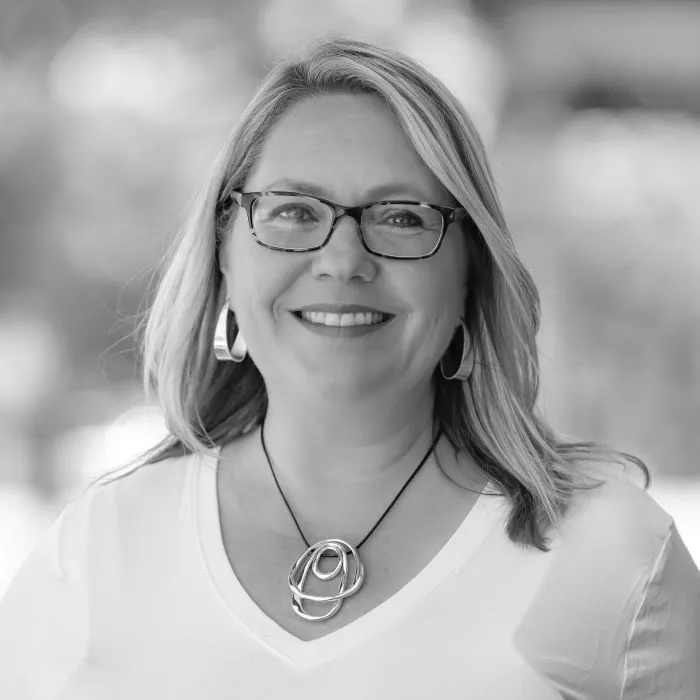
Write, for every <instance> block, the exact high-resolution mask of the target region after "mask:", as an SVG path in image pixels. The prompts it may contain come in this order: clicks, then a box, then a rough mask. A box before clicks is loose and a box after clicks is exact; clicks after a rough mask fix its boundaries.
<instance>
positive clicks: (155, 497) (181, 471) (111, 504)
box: [54, 453, 216, 560]
mask: <svg viewBox="0 0 700 700" xmlns="http://www.w3.org/2000/svg"><path fill="white" fill-rule="evenodd" d="M215 466H216V457H215V455H214V453H212V454H209V455H206V456H200V455H197V454H187V455H183V456H179V457H170V458H167V459H164V460H161V461H159V462H154V463H147V464H136V465H131V466H129V467H125V468H124V469H121V470H118V471H116V472H110V473H109V474H107V475H105V476H104V477H102V478H101V479H99V480H98V481H96V482H94V483H93V484H91V485H90V486H88V487H87V488H85V489H83V490H82V491H81V492H80V493H78V494H77V495H75V496H74V497H73V498H72V499H71V500H69V501H68V502H67V503H66V505H65V506H64V508H63V510H62V511H61V513H60V514H59V516H58V518H57V520H56V522H55V524H54V530H55V534H56V536H57V537H58V540H59V542H60V547H61V552H62V554H65V555H66V556H65V557H64V556H61V559H62V560H63V559H64V558H65V559H68V560H70V559H71V558H72V557H71V556H70V553H71V550H79V549H82V548H84V547H85V546H87V545H88V539H90V540H92V541H97V540H99V539H100V538H113V537H114V536H119V537H122V536H123V534H124V531H125V530H127V529H131V528H137V527H138V528H143V527H145V526H148V528H147V529H146V530H143V532H148V531H152V530H154V529H156V521H157V520H162V521H165V520H168V519H170V516H173V517H177V516H178V514H179V513H180V511H181V508H182V506H183V503H185V502H186V498H187V496H188V494H190V493H191V491H192V489H193V488H194V486H195V484H196V479H197V475H198V472H199V469H207V468H211V469H215Z"/></svg>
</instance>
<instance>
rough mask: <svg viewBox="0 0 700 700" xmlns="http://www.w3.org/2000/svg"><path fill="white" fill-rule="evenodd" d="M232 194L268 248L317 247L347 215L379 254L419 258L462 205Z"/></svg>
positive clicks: (426, 255) (438, 239) (436, 245)
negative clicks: (350, 204)
mask: <svg viewBox="0 0 700 700" xmlns="http://www.w3.org/2000/svg"><path fill="white" fill-rule="evenodd" d="M231 196H232V198H233V199H235V201H236V202H238V204H240V206H241V207H242V208H243V209H244V210H245V211H246V213H247V215H248V224H249V226H250V232H251V233H252V235H253V237H254V238H255V240H256V241H257V242H258V243H259V244H260V245H261V246H264V247H266V248H271V249H273V250H283V251H286V252H288V253H305V252H309V251H312V250H320V249H321V248H323V246H325V245H326V244H327V243H328V241H329V240H330V238H331V235H332V233H333V230H334V228H335V225H336V223H337V222H338V220H339V219H340V218H342V217H343V216H346V215H347V216H351V217H352V218H353V219H355V221H356V222H357V224H358V225H359V234H360V239H361V240H362V245H363V246H364V248H365V250H367V251H368V252H370V253H372V254H374V255H377V256H379V257H381V258H393V259H397V260H420V259H422V258H429V257H431V256H432V255H435V253H437V251H438V249H439V248H440V244H441V243H442V241H443V238H444V237H445V232H446V231H447V227H448V226H449V225H450V224H451V223H452V222H453V221H455V220H456V219H457V217H458V216H459V215H460V214H466V209H464V208H463V207H443V206H439V205H437V204H427V203H426V202H406V201H396V202H393V201H381V202H370V203H369V204H363V205H362V206H357V207H344V206H341V205H339V204H335V203H334V202H330V201H328V200H327V199H321V198H320V197H310V196H308V195H305V194H299V193H298V192H238V191H234V192H232V193H231Z"/></svg>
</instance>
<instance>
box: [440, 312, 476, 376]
mask: <svg viewBox="0 0 700 700" xmlns="http://www.w3.org/2000/svg"><path fill="white" fill-rule="evenodd" d="M459 335H461V336H462V337H461V347H460V340H458V336H459ZM468 338H469V333H468V332H467V324H466V323H465V322H464V319H461V320H460V324H459V328H458V329H457V332H456V333H455V337H454V338H453V339H452V342H450V344H449V346H448V347H447V351H446V353H445V355H444V356H443V358H442V359H441V360H440V371H441V372H442V376H443V377H444V378H445V379H455V380H456V381H459V382H466V381H467V379H469V377H470V376H471V373H472V372H473V371H474V352H473V350H474V348H473V347H472V343H471V342H470V343H469V347H467V339H468Z"/></svg>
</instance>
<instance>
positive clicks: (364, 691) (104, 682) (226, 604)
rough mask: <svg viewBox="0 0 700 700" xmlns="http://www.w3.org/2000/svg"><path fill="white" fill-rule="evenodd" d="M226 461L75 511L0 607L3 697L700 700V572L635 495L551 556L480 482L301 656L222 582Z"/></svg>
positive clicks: (578, 530)
mask: <svg viewBox="0 0 700 700" xmlns="http://www.w3.org/2000/svg"><path fill="white" fill-rule="evenodd" d="M218 453H219V451H218V450H217V451H215V452H213V453H210V454H208V455H206V456H204V457H201V456H197V455H188V456H184V457H180V458H173V459H168V460H163V461H162V462H158V463H156V464H149V465H144V466H142V467H139V468H138V469H136V470H133V471H132V472H131V473H128V474H127V475H125V476H123V477H122V478H120V479H117V480H114V481H110V482H108V483H105V484H103V485H98V486H94V487H92V488H91V489H89V490H88V491H87V492H86V493H85V494H83V495H82V496H81V497H79V498H77V499H75V500H74V501H72V502H70V503H69V504H68V505H67V506H66V507H65V508H64V510H63V511H62V513H61V515H60V516H59V517H58V519H57V520H56V522H55V523H54V525H53V527H52V528H51V529H50V530H49V532H48V533H47V534H46V537H45V538H44V539H43V540H42V542H41V543H40V544H39V546H38V547H37V548H36V550H35V551H34V552H33V553H32V554H31V555H30V557H29V558H28V560H27V561H26V562H25V564H24V565H23V567H22V568H21V569H20V571H19V572H18V574H17V575H16V577H15V579H14V580H13V582H12V583H11V585H10V587H9V589H8V591H7V593H6V595H5V597H4V598H3V599H2V601H0V697H8V698H10V697H11V698H13V699H17V700H23V699H25V698H26V699H27V700H28V699H30V698H32V699H33V698H60V699H61V700H83V699H84V698H90V700H107V699H108V698H109V699H110V700H111V699H112V698H130V699H138V698H151V697H167V698H169V700H179V699H180V698H182V699H183V700H184V698H192V697H206V698H208V699H210V700H217V699H218V698H221V699H222V700H223V699H224V698H226V699H227V700H228V699H229V698H236V697H240V698H246V700H250V699H255V698H261V699H262V698H265V699H268V698H272V697H285V698H287V699H288V700H294V699H296V698H305V699H307V698H322V697H323V698H326V697H328V696H332V697H333V698H335V699H337V700H345V699H346V698H347V699H348V700H349V699H350V698H353V699H354V700H356V699H357V698H369V699H373V698H385V697H401V698H407V699H409V700H410V699H411V698H425V697H427V696H434V695H437V696H439V697H441V698H446V699H447V700H449V699H450V698H465V697H470V698H478V699H479V700H496V699H498V700H501V699H502V698H506V697H507V698H518V700H555V699H556V700H560V698H562V697H569V698H572V699H576V700H582V699H587V698H590V699H591V700H593V699H594V698H595V699H596V700H599V699H600V698H617V699H619V700H627V699H628V698H639V697H644V698H659V699H661V698H670V697H673V698H678V699H679V700H684V699H685V698H687V699H688V700H690V698H696V697H698V695H699V692H698V691H699V690H700V675H699V672H698V668H699V667H700V664H698V663H697V662H698V660H699V659H700V641H699V640H700V573H699V572H698V569H697V568H696V566H695V565H694V563H693V562H692V559H691V558H690V555H689V554H688V551H687V549H686V548H685V545H684V543H683V541H682V540H681V538H680V537H679V535H678V532H677V531H676V528H675V525H674V523H673V519H672V518H671V517H670V516H669V515H668V514H667V513H666V512H665V511H664V510H663V509H662V508H661V507H660V506H659V505H658V504H657V503H656V502H655V501H654V500H653V499H652V498H651V497H650V496H649V495H648V494H647V493H646V492H645V491H643V490H642V489H641V488H639V487H638V486H636V485H634V484H632V483H630V481H629V480H628V479H626V478H623V477H619V476H616V475H613V474H612V473H611V474H610V476H609V478H608V479H607V480H606V483H605V484H604V486H603V487H601V488H600V489H596V490H594V491H590V492H579V493H578V495H577V498H576V500H575V502H574V503H573V504H572V507H571V508H570V511H569V513H568V514H567V516H566V518H564V519H563V521H562V524H561V525H560V527H559V528H558V529H557V530H556V531H553V532H552V533H551V535H550V543H549V546H550V551H549V552H542V551H541V550H538V549H536V548H532V547H529V548H526V547H522V546H519V545H516V544H514V543H513V542H512V541H511V540H510V539H509V537H508V536H507V533H506V524H507V517H508V504H507V500H506V499H505V497H503V496H501V495H498V494H495V495H493V491H494V489H493V485H492V484H491V483H489V484H487V485H486V488H485V489H484V493H482V494H481V495H480V496H479V497H478V499H477V500H476V503H475V504H474V505H473V506H472V508H471V510H470V511H469V513H468V514H467V516H466V518H465V519H464V521H463V522H462V523H461V524H460V525H459V526H458V528H457V530H456V531H455V532H454V534H453V535H452V536H451V537H450V538H449V540H448V541H447V542H446V543H445V545H444V546H443V547H442V548H441V549H440V551H439V552H438V553H437V554H436V555H435V556H434V557H433V558H432V559H431V560H430V561H429V562H428V563H427V564H426V566H425V567H424V568H423V569H422V570H421V571H420V572H419V573H418V574H417V575H416V576H415V577H414V578H413V579H411V580H410V581H409V582H408V583H406V584H405V585H404V586H403V587H402V588H401V589H400V590H399V591H397V592H396V593H395V594H394V595H392V596H391V597H389V598H388V599H387V600H385V601H384V602H383V603H381V604H380V605H378V606H377V607H375V608H374V609H372V610H370V611H369V612H367V613H366V614H365V615H363V616H362V617H359V618H357V619H356V620H354V621H353V622H351V623H349V624H347V625H346V626H344V627H341V628H340V629H338V630H336V631H333V632H330V633H329V634H327V635H325V636H322V637H319V638H317V639H314V640H311V641H303V640H301V639H299V638H297V637H295V636H294V635H292V634H291V633H289V632H287V631H286V630H285V629H284V628H282V627H281V626H280V625H278V624H277V623H276V622H274V621H273V620H272V619H271V618H270V617H268V616H267V615H266V614H265V613H264V612H263V611H262V610H261V609H260V608H259V607H258V606H257V605H256V603H255V602H254V601H253V599H252V598H251V597H250V596H249V595H248V593H247V592H246V591H245V589H244V588H243V586H242V585H241V583H240V581H239V580H238V579H237V577H236V574H235V572H234V570H233V568H232V567H231V565H230V562H229V560H228V557H227V555H226V551H225V548H224V544H223V537H222V531H221V527H220V519H219V504H218V498H217V478H216V476H217V475H216V472H217V467H218ZM290 604H291V594H290ZM309 624H314V623H309Z"/></svg>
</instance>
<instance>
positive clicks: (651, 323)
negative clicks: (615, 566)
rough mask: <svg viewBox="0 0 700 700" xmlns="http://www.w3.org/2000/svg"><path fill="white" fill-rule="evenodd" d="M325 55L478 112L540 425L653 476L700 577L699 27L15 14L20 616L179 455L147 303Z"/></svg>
mask: <svg viewBox="0 0 700 700" xmlns="http://www.w3.org/2000/svg"><path fill="white" fill-rule="evenodd" d="M327 33H341V34H344V35H346V36H350V37H355V38H363V39H367V40H370V41H376V42H379V43H382V44H385V45H387V46H392V47H395V48H397V49H399V50H402V51H404V52H406V53H408V54H409V55H411V56H412V57H414V58H416V59H417V60H419V61H420V62H422V63H423V64H424V65H425V66H427V67H428V68H429V69H430V70H432V71H433V72H434V73H435V74H436V75H438V76H439V77H440V78H441V79H442V80H443V81H444V82H445V83H446V84H447V85H448V87H450V88H451V89H452V90H453V91H454V93H455V94H456V95H457V96H458V97H459V98H460V99H461V100H462V101H463V102H464V104H465V105H466V106H467V107H468V109H469V110H470V111H471V114H472V115H473V117H474V120H475V121H476V123H477V125H478V127H479V129H480V131H481V133H482V135H483V137H484V140H485V142H486V144H487V148H488V151H489V153H490V156H491V159H492V163H493V166H494V170H495V174H496V178H497V180H498V182H499V185H500V189H501V195H502V198H503V203H504V206H505V209H506V214H507V217H508V219H509V222H510V227H511V230H512V233H513V236H514V238H515V241H516V245H517V247H518V249H519V251H520V253H521V255H522V256H523V258H524V260H525V262H526V264H527V266H528V267H529V269H530V270H531V272H532V273H533V275H534V277H535V280H536V282H537V284H538V286H539V289H540V292H541V295H542V312H543V325H542V331H541V334H540V337H539V343H540V349H541V353H542V355H541V361H542V375H543V376H542V395H541V406H542V410H543V411H544V412H545V413H546V415H547V416H548V417H549V418H550V420H551V422H552V423H553V424H554V426H555V427H556V428H558V429H560V430H563V431H565V432H567V433H571V434H573V435H576V436H579V437H581V438H584V439H595V440H601V441H604V442H607V443H608V444H610V445H612V446H614V447H617V448H619V449H623V450H626V451H628V452H631V453H632V454H635V455H637V456H639V457H640V458H641V459H643V460H644V461H645V462H646V463H647V465H648V466H649V468H650V470H651V473H652V478H653V483H652V487H651V489H650V493H651V494H652V495H653V496H654V497H655V498H656V500H657V501H659V503H660V504H661V505H662V506H663V507H664V508H665V509H666V510H667V511H668V512H669V513H671V515H673V517H674V518H675V520H676V522H677V524H678V528H679V530H680V532H681V535H682V536H683V538H684V540H685V542H686V544H687V545H688V548H689V549H690V550H691V554H692V555H693V557H694V558H695V560H696V562H697V563H698V564H699V565H700V469H699V466H698V457H697V455H698V454H699V453H700V430H698V427H699V426H700V311H699V303H698V300H699V299H700V197H699V196H698V183H700V42H699V41H698V40H697V38H698V36H700V3H698V2H695V1H693V2H691V1H690V0H687V1H683V0H664V1H663V2H662V1H661V0H658V1H657V2H651V1H650V2H639V1H637V2H615V1H612V0H607V1H603V0H599V1H594V0H589V1H587V2H582V1H580V0H574V1H564V0H556V1H550V2H531V1H529V0H481V1H480V2H476V1H473V2H469V1H468V0H429V1H428V0H425V1H421V0H382V1H381V2H376V0H325V1H324V2H323V3H318V2H313V1H312V0H259V1H258V2H243V1H237V0H226V1H224V0H198V1H197V2H194V0H167V1H166V0H138V1H136V0H121V2H119V3H114V2H108V1H107V0H93V1H92V2H88V1H87V0H52V2H50V3H47V2H45V0H0V595H1V594H2V592H3V590H4V589H5V587H6V585H7V584H8V583H9V580H10V578H11V576H12V575H13V574H14V572H15V571H16V569H17V567H18V566H19V564H20V563H21V561H22V560H23V558H24V557H25V556H26V555H27V554H28V553H29V551H30V550H31V548H32V547H33V546H34V545H35V543H36V542H37V539H38V537H40V535H41V534H42V533H43V532H44V530H45V529H46V528H47V527H48V526H49V525H50V523H51V522H52V521H53V519H54V518H55V517H56V515H57V514H58V512H59V511H60V510H61V508H62V507H63V505H64V504H65V503H66V501H67V500H68V499H69V498H70V497H72V496H73V495H75V494H76V493H78V492H79V490H80V488H81V487H82V486H83V485H84V484H85V483H86V482H87V481H89V480H90V479H93V478H95V477H96V476H98V475H99V474H101V473H103V472H105V471H108V470H109V469H112V468H114V467H116V466H118V465H119V464H122V463H124V462H126V461H127V460H128V459H129V458H131V457H133V456H135V455H136V454H137V453H138V452H139V451H141V450H142V449H145V448H147V447H148V446H150V445H151V444H152V443H154V442H155V441H156V440H157V439H158V438H159V437H160V436H161V435H162V434H163V433H164V425H163V421H162V419H161V417H160V414H159V412H158V410H157V408H156V407H155V406H152V405H149V404H148V403H147V402H146V401H145V399H144V396H143V393H142V391H141V386H140V375H139V371H140V368H139V360H138V356H137V351H136V349H137V339H136V338H135V337H134V329H135V326H136V323H137V321H138V318H139V317H140V314H142V313H143V312H144V311H145V309H146V308H147V299H146V298H145V296H144V295H145V293H146V289H147V285H148V284H149V282H150V279H151V276H152V274H153V272H154V269H155V266H156V265H157V264H158V261H159V259H160V257H161V256H162V255H163V253H164V251H165V248H166V246H167V244H168V242H169V240H170V238H171V236H172V234H173V231H174V229H175V227H176V226H177V223H178V221H179V220H180V217H181V215H182V213H183V211H184V208H185V207H186V205H187V203H188V201H189V200H190V198H191V197H192V195H193V194H194V192H195V189H196V188H197V187H198V186H199V184H200V183H201V182H202V181H203V180H204V178H205V177H206V174H207V172H208V169H209V167H210V165H211V164H212V162H213V160H214V158H215V156H216V153H217V151H218V149H219V148H220V147H221V146H222V144H223V141H224V138H225V135H226V134H227V132H228V130H229V128H230V127H231V125H232V124H233V123H234V122H235V121H236V119H237V117H238V116H239V114H240V112H241V111H242V109H243V107H244V106H245V104H246V103H247V101H248V100H249V99H250V97H251V96H252V93H253V91H254V89H255V87H256V84H257V82H258V81H259V80H260V79H261V78H262V77H263V75H264V74H265V73H266V72H267V70H268V69H269V68H270V67H271V66H272V65H273V64H274V63H275V62H276V61H277V60H279V59H280V58H283V57H285V56H287V55H289V54H290V53H294V52H296V51H297V50H298V49H299V47H300V46H301V45H303V43H304V42H307V41H309V40H313V39H315V38H317V37H320V36H321V35H324V34H327Z"/></svg>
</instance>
